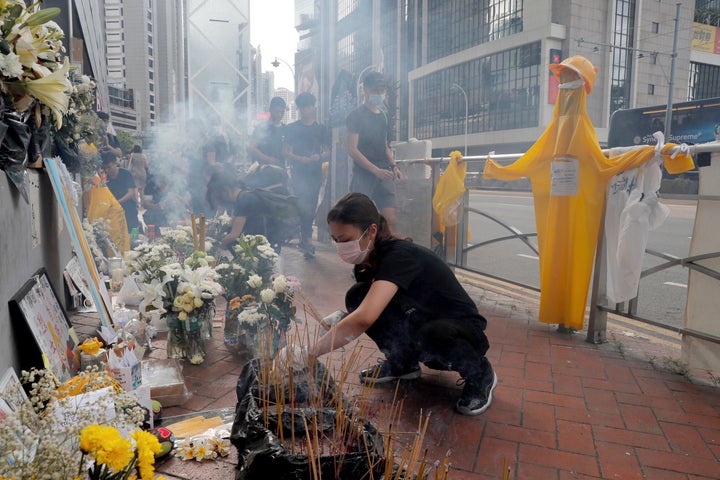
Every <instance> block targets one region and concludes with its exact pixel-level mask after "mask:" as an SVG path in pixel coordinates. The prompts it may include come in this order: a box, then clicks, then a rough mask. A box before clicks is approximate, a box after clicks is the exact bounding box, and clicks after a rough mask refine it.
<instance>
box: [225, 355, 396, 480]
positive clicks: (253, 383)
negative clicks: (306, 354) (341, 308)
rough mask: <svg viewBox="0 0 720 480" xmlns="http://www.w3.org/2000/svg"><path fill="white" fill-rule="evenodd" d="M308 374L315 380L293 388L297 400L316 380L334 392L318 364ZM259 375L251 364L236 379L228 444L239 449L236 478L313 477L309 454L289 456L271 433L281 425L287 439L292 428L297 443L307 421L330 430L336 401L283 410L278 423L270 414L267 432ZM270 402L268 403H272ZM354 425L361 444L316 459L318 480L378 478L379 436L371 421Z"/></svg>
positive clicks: (297, 479)
mask: <svg viewBox="0 0 720 480" xmlns="http://www.w3.org/2000/svg"><path fill="white" fill-rule="evenodd" d="M310 370H311V371H313V372H314V377H315V378H314V379H309V381H308V382H307V383H306V384H305V385H303V384H302V382H299V383H298V384H295V385H294V386H295V388H294V390H295V391H296V393H297V394H298V395H300V397H302V392H303V390H304V389H305V388H307V387H309V388H314V386H313V385H312V383H314V382H317V381H322V382H324V383H325V385H327V386H328V388H327V389H326V391H328V392H334V391H335V388H333V387H331V385H333V381H332V378H330V377H329V375H328V373H327V371H326V369H325V368H324V367H323V366H322V364H320V363H319V362H317V361H316V363H315V364H314V365H313V367H312V368H311V369H310ZM259 372H260V362H259V360H258V359H254V360H251V361H250V362H248V363H247V364H246V365H245V367H244V368H243V371H242V373H241V374H240V377H239V378H238V383H237V395H238V403H237V405H236V407H235V421H234V422H233V426H232V433H231V436H230V441H231V442H232V444H233V445H234V446H235V447H236V448H237V449H238V466H237V472H236V474H235V479H236V480H253V479H263V480H264V479H267V478H272V479H273V480H306V479H308V478H311V470H310V460H309V459H308V457H307V455H299V454H293V453H291V452H290V451H288V449H287V448H285V447H284V446H283V445H282V444H281V442H280V440H279V439H278V437H277V436H276V435H275V434H274V433H273V432H274V431H277V425H278V422H280V423H281V424H282V426H283V431H284V432H285V436H286V438H289V437H290V432H291V429H292V428H293V424H294V432H295V436H296V437H295V438H296V441H298V439H300V438H304V436H303V435H301V433H302V432H304V424H305V421H306V422H307V423H310V422H311V420H312V419H313V418H315V419H316V421H317V424H318V429H320V430H322V431H325V432H327V431H330V430H332V428H333V427H334V425H335V418H336V415H337V412H336V411H335V410H334V409H333V408H330V406H332V405H336V404H338V402H335V401H334V399H333V397H332V395H328V396H326V397H325V399H324V401H323V404H324V405H327V406H328V407H327V408H321V409H310V408H297V407H296V408H294V410H293V413H292V414H291V413H290V412H289V411H284V412H283V414H282V417H281V418H280V419H278V417H277V415H276V414H274V413H273V412H269V413H268V428H267V429H266V428H265V427H264V423H263V422H264V420H263V419H264V414H263V411H262V409H261V408H260V406H259V404H258V398H259V395H260V388H261V386H260V381H259ZM285 388H286V389H287V388H288V386H287V385H285ZM324 390H325V389H324ZM286 398H287V395H286ZM273 400H274V399H272V398H271V401H273ZM295 400H296V404H297V403H301V402H300V400H301V398H298V397H297V396H296V399H295ZM343 403H344V402H343ZM286 410H287V409H286ZM347 415H348V416H351V415H352V413H351V412H348V413H347ZM351 418H352V417H351ZM303 419H305V421H303ZM353 421H354V424H356V425H361V426H362V432H361V437H360V438H359V445H357V448H356V449H355V451H350V452H347V453H344V454H342V455H323V456H321V457H320V458H319V462H318V461H317V459H312V460H313V461H314V462H315V465H316V466H317V465H319V468H320V471H321V478H342V479H354V478H371V477H370V476H369V475H368V471H370V470H372V471H373V477H372V478H380V476H381V474H382V472H383V470H384V467H385V462H384V458H383V443H382V437H381V436H380V434H379V433H378V432H377V429H376V428H375V427H374V426H373V425H372V424H371V423H370V422H369V421H365V420H362V419H357V418H355V419H353ZM300 441H304V440H300Z"/></svg>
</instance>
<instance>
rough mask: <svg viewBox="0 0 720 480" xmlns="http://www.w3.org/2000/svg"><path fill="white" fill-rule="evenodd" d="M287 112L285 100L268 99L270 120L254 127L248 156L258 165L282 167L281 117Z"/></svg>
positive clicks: (282, 133)
mask: <svg viewBox="0 0 720 480" xmlns="http://www.w3.org/2000/svg"><path fill="white" fill-rule="evenodd" d="M286 110H287V104H286V103H285V100H283V99H282V98H280V97H273V98H271V99H270V108H269V109H268V111H269V113H270V118H269V119H268V120H267V121H266V122H263V123H261V124H260V125H258V126H257V127H255V130H254V131H253V134H252V143H251V145H250V156H251V157H252V158H253V160H255V161H256V162H258V163H259V164H260V165H277V166H280V167H284V166H285V164H284V161H283V156H282V145H283V136H284V133H285V125H283V123H282V119H283V115H285V111H286Z"/></svg>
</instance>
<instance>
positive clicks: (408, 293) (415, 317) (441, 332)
mask: <svg viewBox="0 0 720 480" xmlns="http://www.w3.org/2000/svg"><path fill="white" fill-rule="evenodd" d="M327 221H328V225H329V227H330V233H331V237H332V239H333V240H334V241H335V242H336V246H337V250H338V254H339V255H340V257H341V258H342V259H343V260H344V261H345V262H347V263H351V264H354V265H355V267H354V273H355V278H356V280H357V281H358V283H356V284H355V285H354V286H353V287H351V288H350V290H349V291H348V292H347V294H346V297H345V303H346V307H347V310H348V312H349V313H348V315H347V316H346V317H344V318H343V319H342V320H340V321H339V322H338V323H336V324H334V325H333V326H332V327H331V328H330V330H329V331H328V332H327V333H325V334H324V335H323V336H322V337H321V338H320V339H319V340H318V341H317V343H316V344H315V345H314V346H312V347H311V348H309V349H308V358H311V357H313V358H314V357H317V356H320V355H323V354H326V353H328V352H331V351H332V350H335V349H337V348H340V347H342V346H344V345H346V344H347V343H348V342H351V341H352V340H354V339H356V338H357V337H358V336H360V335H361V334H362V333H366V334H367V335H368V336H369V337H370V338H371V339H372V340H373V341H374V342H375V343H376V344H377V346H378V348H379V349H380V351H381V352H383V353H384V354H385V357H386V360H385V361H384V362H381V363H379V364H378V365H375V366H373V367H371V368H369V369H367V370H363V371H362V372H361V373H360V379H361V381H363V382H364V383H381V382H390V381H394V380H398V379H411V378H418V377H420V374H421V372H420V366H419V365H418V362H423V363H424V364H425V365H426V366H428V367H430V368H436V369H444V370H454V371H457V372H459V373H460V375H461V376H462V377H463V379H464V380H465V386H464V388H463V391H462V394H461V396H460V399H459V400H458V401H457V404H456V407H457V409H458V411H459V412H460V413H462V414H464V415H478V414H480V413H482V412H484V411H485V410H486V409H487V408H488V407H489V406H490V403H491V402H492V393H493V390H494V389H495V386H496V385H497V376H496V375H495V373H494V372H493V368H492V366H491V365H490V362H489V361H488V359H487V358H486V357H485V353H486V352H487V350H488V348H489V342H488V339H487V337H486V336H485V332H484V330H485V327H486V325H487V321H486V320H485V318H484V317H483V316H482V315H480V313H479V312H478V309H477V306H476V305H475V303H474V302H473V301H472V299H471V298H470V296H469V295H468V294H467V292H465V290H464V289H463V287H462V285H460V283H459V282H458V280H457V279H456V277H455V275H454V274H453V272H452V270H450V268H449V267H448V266H447V265H446V264H445V263H444V262H443V261H442V259H440V258H439V257H437V256H436V255H435V254H433V253H432V252H431V251H430V250H428V249H426V248H424V247H421V246H419V245H416V244H414V243H412V242H411V241H409V240H404V239H400V238H397V237H395V236H393V235H392V233H391V232H390V229H389V228H388V224H387V221H386V220H385V218H384V217H383V216H382V215H380V213H379V212H378V210H377V208H376V206H375V204H374V203H373V201H372V200H371V199H370V198H369V197H368V196H366V195H364V194H361V193H354V192H353V193H349V194H347V195H345V196H344V197H343V198H341V199H340V200H339V201H338V202H337V204H336V205H335V206H334V207H333V208H332V209H331V210H330V212H328V215H327Z"/></svg>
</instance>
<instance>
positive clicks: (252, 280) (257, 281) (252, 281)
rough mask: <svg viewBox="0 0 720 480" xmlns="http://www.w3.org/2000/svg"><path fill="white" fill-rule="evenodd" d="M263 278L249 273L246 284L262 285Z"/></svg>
mask: <svg viewBox="0 0 720 480" xmlns="http://www.w3.org/2000/svg"><path fill="white" fill-rule="evenodd" d="M262 283H263V279H262V277H261V276H260V275H250V278H248V280H247V284H248V285H250V287H251V288H260V287H262Z"/></svg>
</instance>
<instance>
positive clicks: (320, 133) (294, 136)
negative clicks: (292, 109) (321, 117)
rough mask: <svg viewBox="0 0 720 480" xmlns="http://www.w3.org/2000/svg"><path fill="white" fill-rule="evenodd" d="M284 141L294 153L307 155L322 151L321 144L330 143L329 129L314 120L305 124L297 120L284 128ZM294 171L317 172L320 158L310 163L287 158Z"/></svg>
mask: <svg viewBox="0 0 720 480" xmlns="http://www.w3.org/2000/svg"><path fill="white" fill-rule="evenodd" d="M285 143H286V144H287V145H290V147H291V148H292V152H293V153H294V154H295V155H299V156H302V157H309V156H311V155H314V154H318V155H319V154H320V153H322V147H323V145H330V130H328V128H327V127H326V126H325V125H321V124H319V123H317V122H314V123H313V124H311V125H305V124H303V123H302V121H300V120H298V121H297V122H293V123H291V124H290V125H288V126H287V127H286V128H285ZM288 161H289V162H290V163H291V165H292V168H293V171H294V172H300V173H301V174H302V173H306V174H316V175H317V174H319V173H320V171H321V167H322V160H320V161H318V162H316V163H315V164H311V163H299V162H292V161H290V160H288Z"/></svg>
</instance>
